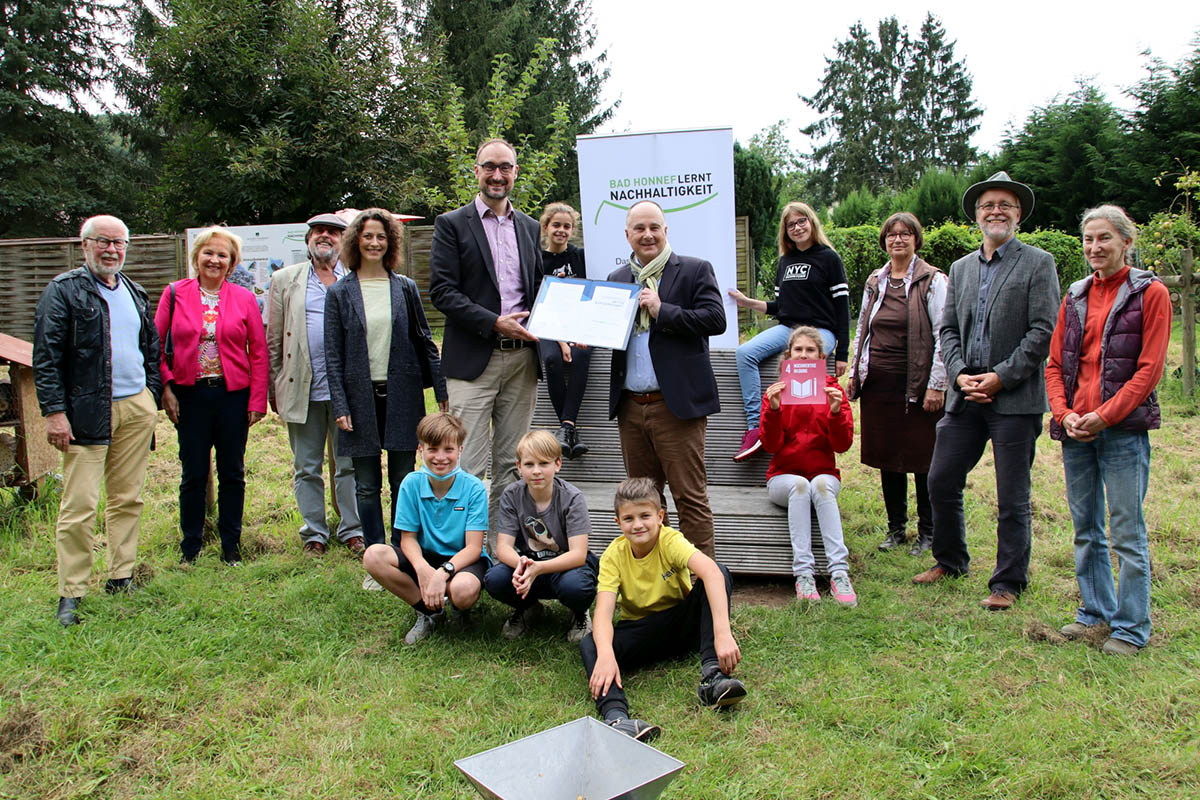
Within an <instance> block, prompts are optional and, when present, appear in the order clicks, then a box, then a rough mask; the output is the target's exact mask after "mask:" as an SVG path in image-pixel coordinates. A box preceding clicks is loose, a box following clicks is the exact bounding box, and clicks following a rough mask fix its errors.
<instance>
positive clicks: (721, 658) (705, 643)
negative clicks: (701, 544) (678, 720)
mask: <svg viewBox="0 0 1200 800" xmlns="http://www.w3.org/2000/svg"><path fill="white" fill-rule="evenodd" d="M613 506H614V509H615V510H616V514H617V525H619V526H620V528H621V536H619V537H618V538H616V539H614V540H613V541H612V543H611V544H610V545H609V546H608V547H607V548H606V549H605V551H604V555H603V556H601V557H600V579H599V584H598V587H597V589H598V591H597V594H596V614H595V616H594V619H593V622H592V633H590V634H588V635H587V636H585V637H584V638H583V640H582V641H581V642H580V643H579V651H580V655H582V657H583V667H584V669H585V670H586V671H587V675H588V687H589V688H590V689H591V692H592V699H593V700H595V701H596V710H597V711H598V712H599V713H600V716H601V717H603V718H604V721H605V722H607V723H608V724H609V725H612V726H613V727H614V728H616V729H617V730H619V731H621V732H622V733H625V734H628V735H629V736H632V737H633V738H635V739H640V740H642V741H650V740H651V739H653V738H654V737H655V736H657V735H658V733H659V732H660V728H659V727H658V726H657V725H651V724H649V723H647V722H643V721H642V720H640V719H630V717H629V703H628V702H627V701H626V699H625V692H624V691H623V686H622V683H621V669H622V668H625V669H626V670H628V669H632V668H636V667H642V666H646V665H649V664H653V663H655V662H658V661H663V660H665V659H668V658H674V657H676V656H679V655H681V654H683V653H692V652H696V651H697V650H699V652H700V674H701V680H700V686H699V688H697V690H696V694H697V696H698V697H699V698H700V702H701V703H704V704H705V705H708V706H712V707H714V708H718V707H726V706H731V705H734V704H735V703H738V702H740V701H741V700H742V698H744V697H745V696H746V687H745V686H744V685H743V684H742V682H741V681H739V680H737V679H736V678H731V677H729V674H730V673H732V672H733V671H734V669H735V668H736V667H737V665H738V662H739V661H741V660H742V653H741V650H739V649H738V644H737V641H736V640H735V639H734V638H733V633H732V631H730V629H729V596H730V593H731V591H732V589H733V584H732V582H731V581H730V578H729V572H728V570H726V569H725V567H723V566H721V565H720V564H718V563H717V562H715V561H713V560H712V559H711V558H709V557H708V556H706V555H704V554H703V553H701V552H700V551H699V550H697V549H696V548H695V547H693V546H692V544H691V543H690V542H689V541H688V540H687V539H685V538H683V534H681V533H680V532H679V531H677V530H675V529H674V528H669V527H667V526H666V525H663V516H664V515H663V508H662V504H661V502H660V500H659V494H658V489H657V488H656V487H655V485H654V481H652V480H651V479H649V478H629V479H628V480H625V481H623V482H622V483H621V485H620V486H618V487H617V495H616V497H615V498H614V501H613ZM692 574H694V575H695V576H696V578H697V580H696V583H695V585H693V584H692V579H691V575H692ZM618 597H619V598H620V606H621V620H620V622H618V623H616V625H614V624H613V612H614V611H615V609H616V606H617V601H618Z"/></svg>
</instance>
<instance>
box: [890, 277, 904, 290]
mask: <svg viewBox="0 0 1200 800" xmlns="http://www.w3.org/2000/svg"><path fill="white" fill-rule="evenodd" d="M887 281H888V288H889V289H903V288H904V278H893V277H892V276H891V275H888V279H887Z"/></svg>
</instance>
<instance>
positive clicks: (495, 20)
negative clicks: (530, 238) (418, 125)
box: [406, 0, 616, 199]
mask: <svg viewBox="0 0 1200 800" xmlns="http://www.w3.org/2000/svg"><path fill="white" fill-rule="evenodd" d="M407 5H408V6H409V9H408V11H407V16H406V19H407V20H408V22H409V23H410V24H411V26H412V27H413V29H414V30H415V31H416V35H417V40H418V41H419V42H420V43H421V44H422V45H423V46H424V47H425V48H426V49H435V48H437V49H440V50H441V52H442V54H443V60H444V68H445V71H446V78H447V79H448V80H449V81H451V82H452V83H454V84H455V85H457V86H459V87H460V88H461V89H462V97H461V103H462V109H463V120H464V124H465V126H466V130H467V132H468V135H469V136H470V137H471V138H473V139H480V138H482V137H483V136H485V135H486V131H487V129H488V124H489V120H490V119H491V118H492V116H493V113H492V110H491V109H490V108H489V104H490V102H491V97H492V90H491V82H492V79H493V72H494V66H495V64H494V59H495V58H496V57H497V56H498V55H500V54H502V53H503V54H507V55H508V58H509V59H510V60H511V67H512V70H513V72H514V74H522V73H524V71H525V69H526V68H527V67H528V65H529V64H530V62H531V61H533V60H534V59H535V58H537V59H539V60H540V61H541V62H542V69H541V70H540V72H539V74H538V77H537V80H536V82H535V83H534V85H533V86H532V87H531V90H530V92H529V95H528V97H527V99H526V100H525V102H524V104H523V108H522V110H521V114H520V115H519V116H518V117H517V118H515V119H514V121H513V128H512V132H513V135H514V136H516V137H517V138H523V139H525V140H526V141H527V142H528V143H529V144H530V145H531V146H532V147H534V148H537V149H544V148H546V146H547V144H548V143H549V141H550V139H551V138H552V137H553V136H554V135H555V133H554V132H553V131H552V130H550V129H549V126H548V122H549V121H550V120H551V119H552V116H553V114H554V111H555V108H556V107H557V106H558V104H559V103H563V104H565V107H566V117H567V120H568V122H569V125H568V130H567V137H568V150H571V151H573V150H574V136H575V134H580V133H590V132H591V131H593V130H595V129H596V128H597V127H598V126H599V125H601V124H602V123H603V122H605V121H606V120H607V119H609V118H610V117H611V116H612V113H613V111H614V110H615V108H616V104H613V105H608V106H604V105H602V103H601V92H602V90H603V87H604V82H605V81H606V80H607V79H608V75H609V70H608V68H607V67H606V66H604V64H605V62H606V60H607V56H606V53H605V52H603V51H601V52H599V53H593V52H591V51H592V49H593V48H594V47H595V43H596V31H595V27H594V25H593V22H592V11H591V0H410V2H409V3H408V4H407ZM547 39H553V40H554V44H553V46H552V47H551V49H550V51H549V52H548V53H544V54H542V55H539V52H540V51H539V48H540V47H541V42H543V41H545V40H547ZM585 56H586V57H585ZM521 171H522V173H526V172H527V165H526V164H525V163H524V154H522V164H521ZM555 179H556V182H557V187H556V188H555V190H554V191H555V196H557V197H561V198H563V199H566V198H568V197H573V196H575V195H577V194H578V193H579V176H578V165H577V164H576V162H575V159H573V158H572V159H565V160H564V161H563V162H562V163H561V164H560V165H559V166H558V167H557V168H556V170H555ZM522 180H524V177H523V178H522ZM518 185H519V184H518Z"/></svg>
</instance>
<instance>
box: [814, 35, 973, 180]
mask: <svg viewBox="0 0 1200 800" xmlns="http://www.w3.org/2000/svg"><path fill="white" fill-rule="evenodd" d="M825 65H826V66H825V75H824V77H823V78H822V80H821V86H820V88H819V89H818V90H817V92H816V93H815V94H813V96H812V97H802V98H801V99H802V100H803V101H804V102H805V103H807V104H808V105H809V106H811V107H812V108H813V109H814V110H816V111H817V112H818V113H820V114H821V115H822V117H821V119H819V120H818V121H817V122H815V123H813V124H812V125H810V126H808V127H807V128H804V129H803V131H802V132H803V133H804V134H806V135H808V136H810V137H814V138H818V139H822V140H823V141H821V142H820V143H819V144H818V145H817V146H816V147H815V148H814V150H813V153H812V156H811V159H812V161H813V163H814V164H816V165H818V166H819V167H821V168H822V169H823V170H824V172H825V173H826V174H827V176H828V180H829V182H830V183H831V184H832V186H833V192H834V195H835V196H836V197H838V198H844V197H846V196H847V195H848V194H849V193H850V192H852V191H855V190H857V189H860V188H862V187H866V188H867V189H868V190H870V191H878V190H881V189H884V188H891V189H897V190H899V189H903V188H904V187H906V186H909V185H910V184H911V183H912V182H913V181H915V180H916V179H917V178H918V177H920V175H921V174H922V173H923V172H924V171H925V170H927V169H931V168H937V167H948V168H955V169H958V168H962V167H963V166H965V165H966V164H968V163H969V162H970V161H972V160H973V159H974V157H975V150H974V148H973V147H971V144H970V140H971V136H972V135H973V134H974V133H975V131H976V130H978V128H979V125H978V123H977V122H976V120H977V119H978V118H979V116H980V115H981V114H982V112H981V111H980V110H979V109H978V107H977V106H976V105H975V104H974V101H973V100H972V99H971V76H970V74H969V73H968V72H967V71H966V67H965V66H964V65H963V63H962V62H961V61H958V60H956V59H955V57H954V42H948V41H947V39H946V32H945V29H944V28H943V27H942V25H941V23H940V22H939V21H938V19H937V18H936V17H934V16H933V15H932V14H930V15H928V16H927V17H926V19H925V22H924V23H923V24H922V26H921V34H920V38H918V39H915V40H914V39H912V38H910V37H909V35H908V31H907V28H905V27H903V26H901V25H900V24H899V22H897V20H896V18H895V17H889V18H887V19H883V20H880V22H879V25H878V28H877V34H876V35H875V36H872V35H871V34H870V33H869V32H868V31H867V30H866V28H864V27H863V25H862V23H859V22H856V23H855V24H854V25H852V26H851V27H850V32H849V36H848V38H847V39H846V40H844V41H838V42H837V44H836V45H835V54H834V57H833V58H826V60H825Z"/></svg>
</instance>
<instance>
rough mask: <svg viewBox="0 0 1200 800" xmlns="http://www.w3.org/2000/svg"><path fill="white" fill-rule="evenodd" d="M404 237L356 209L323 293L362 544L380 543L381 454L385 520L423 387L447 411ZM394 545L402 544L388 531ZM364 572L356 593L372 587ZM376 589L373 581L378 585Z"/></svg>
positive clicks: (411, 457) (410, 450)
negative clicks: (403, 270) (340, 273)
mask: <svg viewBox="0 0 1200 800" xmlns="http://www.w3.org/2000/svg"><path fill="white" fill-rule="evenodd" d="M402 245H403V231H402V229H401V227H400V223H399V222H398V221H397V220H396V218H395V217H393V216H392V215H391V214H390V213H388V212H387V211H385V210H383V209H382V208H368V209H366V210H365V211H362V212H361V213H359V215H358V216H357V217H355V218H354V221H353V222H351V223H350V226H349V227H348V228H346V232H345V233H344V234H342V264H343V265H344V266H345V267H346V269H347V270H349V273H348V274H347V275H346V276H345V277H344V278H342V279H341V280H339V281H338V282H337V283H335V284H333V286H331V287H329V293H328V294H327V295H326V297H325V362H326V369H327V371H328V376H329V395H330V401H331V402H332V404H333V414H334V417H335V421H336V422H337V426H338V429H339V430H338V451H339V452H341V453H344V454H346V455H348V456H350V458H351V459H352V460H353V462H354V496H355V499H356V500H357V501H358V514H359V517H361V518H362V526H363V538H364V539H365V542H366V545H367V546H368V547H369V546H371V545H373V544H382V543H384V540H385V534H384V532H385V531H386V530H387V529H389V528H391V527H392V524H391V522H389V523H388V524H387V525H384V518H383V506H382V502H381V500H380V496H381V492H382V487H383V472H382V466H381V464H380V458H379V455H380V450H386V451H387V454H388V459H387V462H388V485H389V488H390V489H391V497H392V508H391V512H392V517H389V520H391V519H394V518H395V512H396V493H397V492H398V491H399V489H400V481H402V480H403V479H404V476H405V475H407V474H408V473H410V472H412V470H413V465H414V462H415V461H416V450H417V439H416V430H417V423H418V422H420V420H421V417H423V416H424V415H425V394H424V391H423V388H422V387H430V386H432V387H433V389H434V395H435V396H436V398H437V401H438V406H439V407H440V408H441V409H442V410H443V411H445V410H446V404H447V403H446V399H447V396H446V381H445V380H444V379H443V378H442V371H441V360H440V358H439V356H438V350H437V346H436V345H435V344H434V343H433V335H432V334H431V333H430V331H429V323H428V322H427V321H426V319H425V311H424V309H423V308H422V307H421V296H420V293H419V292H418V291H417V284H416V282H415V281H413V280H412V279H411V278H408V277H405V276H403V275H400V274H398V273H397V272H396V269H397V268H398V267H399V266H400V259H401V254H402ZM392 541H393V543H394V544H399V543H400V537H399V536H397V535H396V534H395V531H393V535H392ZM369 584H374V580H373V579H372V578H371V577H370V576H367V580H366V581H364V583H363V588H364V589H367V588H370V589H374V588H376V586H375V585H369ZM376 585H377V584H376Z"/></svg>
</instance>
